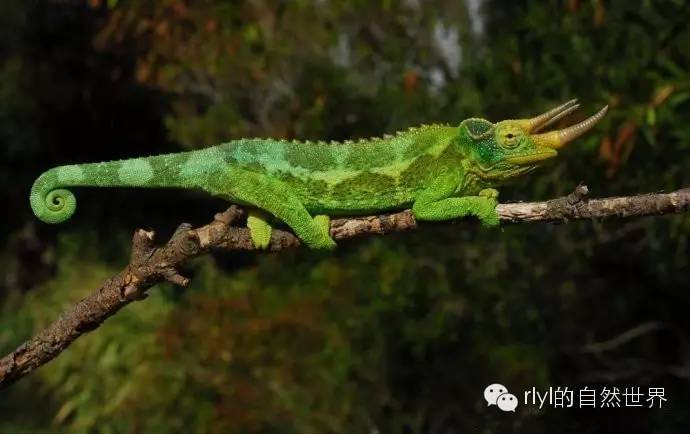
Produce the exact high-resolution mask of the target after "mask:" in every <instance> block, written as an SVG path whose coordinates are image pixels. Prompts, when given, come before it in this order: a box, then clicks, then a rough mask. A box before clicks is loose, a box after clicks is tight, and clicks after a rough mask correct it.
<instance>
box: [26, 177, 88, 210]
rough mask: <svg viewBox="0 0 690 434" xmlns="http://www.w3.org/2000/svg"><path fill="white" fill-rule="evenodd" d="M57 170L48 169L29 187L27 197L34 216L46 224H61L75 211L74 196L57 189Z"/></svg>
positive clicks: (58, 184)
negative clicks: (29, 193)
mask: <svg viewBox="0 0 690 434" xmlns="http://www.w3.org/2000/svg"><path fill="white" fill-rule="evenodd" d="M57 170H58V168H55V169H50V170H49V171H47V172H44V173H43V174H42V175H41V176H39V177H38V179H36V181H35V182H34V185H33V186H32V187H31V195H30V196H29V202H30V203H31V209H32V210H33V211H34V214H36V217H38V218H39V219H40V220H41V221H44V222H46V223H62V222H64V221H65V220H67V219H68V218H70V217H72V214H74V211H75V210H76V209H77V199H76V198H75V197H74V194H73V193H72V192H71V191H69V190H66V189H64V188H59V186H60V183H59V182H58V174H57Z"/></svg>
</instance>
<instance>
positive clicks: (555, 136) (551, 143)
mask: <svg viewBox="0 0 690 434" xmlns="http://www.w3.org/2000/svg"><path fill="white" fill-rule="evenodd" d="M608 109H609V106H605V107H604V108H602V109H601V110H599V112H597V113H596V114H594V115H592V116H590V117H589V118H587V119H585V120H584V121H582V122H580V123H579V124H575V125H572V126H570V127H568V128H564V129H562V130H557V131H551V132H548V133H543V134H535V135H532V136H531V137H532V140H534V142H535V143H537V144H539V145H542V146H546V147H548V148H554V149H555V148H560V147H561V146H563V145H565V144H566V143H568V142H570V141H571V140H574V139H576V138H578V137H580V136H581V135H583V134H584V133H586V132H587V131H589V130H591V129H592V127H594V125H596V123H597V122H599V121H600V120H601V118H603V117H604V116H605V115H606V112H607V111H608Z"/></svg>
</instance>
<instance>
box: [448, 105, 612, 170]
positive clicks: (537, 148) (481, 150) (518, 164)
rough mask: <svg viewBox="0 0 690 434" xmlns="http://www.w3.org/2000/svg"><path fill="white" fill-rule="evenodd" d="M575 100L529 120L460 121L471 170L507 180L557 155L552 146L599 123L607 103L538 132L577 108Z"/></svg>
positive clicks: (557, 147)
mask: <svg viewBox="0 0 690 434" xmlns="http://www.w3.org/2000/svg"><path fill="white" fill-rule="evenodd" d="M578 107H579V104H578V103H577V100H570V101H568V102H566V103H564V104H561V105H560V106H558V107H555V108H553V109H551V110H549V111H547V112H545V113H543V114H541V115H539V116H535V117H533V118H530V119H511V120H505V121H501V122H497V123H491V122H489V121H487V120H484V119H476V118H472V119H467V120H465V121H463V122H462V124H460V135H461V138H464V140H461V142H464V143H468V144H469V146H468V148H467V152H469V155H470V157H471V158H470V160H471V161H472V162H473V163H474V164H475V173H478V174H479V175H480V176H482V177H483V178H489V179H497V180H501V179H507V178H512V177H515V176H518V175H521V174H523V173H526V172H529V171H531V170H533V169H534V168H536V167H538V166H539V165H540V164H541V163H542V162H543V161H544V160H546V159H549V158H552V157H555V156H556V155H558V152H557V151H556V149H559V148H561V147H562V146H564V145H565V144H566V143H568V142H570V141H572V140H574V139H576V138H578V137H580V136H581V135H583V134H584V133H586V132H587V131H589V130H590V129H592V127H594V125H595V124H596V123H597V122H599V121H600V120H601V119H602V118H603V117H604V115H606V112H607V110H608V106H606V107H604V108H603V109H601V110H599V112H598V113H596V114H595V115H593V116H591V117H589V118H587V119H585V120H584V121H582V122H580V123H577V124H575V125H572V126H570V127H567V128H564V129H561V130H555V131H550V132H546V133H539V131H540V130H542V129H544V128H545V127H547V126H549V125H551V124H553V123H555V122H557V121H558V120H560V119H562V118H564V117H565V116H567V115H569V114H570V113H572V112H574V111H575V110H577V108H578Z"/></svg>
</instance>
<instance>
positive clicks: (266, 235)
mask: <svg viewBox="0 0 690 434" xmlns="http://www.w3.org/2000/svg"><path fill="white" fill-rule="evenodd" d="M247 228H249V235H250V237H251V239H252V244H253V245H254V248H256V249H258V250H266V249H267V248H268V246H269V244H271V233H272V232H273V228H272V227H271V225H269V224H268V222H266V220H265V218H264V216H263V215H261V213H259V212H257V211H250V212H249V215H248V216H247Z"/></svg>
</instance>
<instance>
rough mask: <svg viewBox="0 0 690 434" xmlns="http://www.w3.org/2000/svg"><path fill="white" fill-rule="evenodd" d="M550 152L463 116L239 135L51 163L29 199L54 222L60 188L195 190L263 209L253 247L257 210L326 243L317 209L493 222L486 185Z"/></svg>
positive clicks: (264, 237) (71, 204)
mask: <svg viewBox="0 0 690 434" xmlns="http://www.w3.org/2000/svg"><path fill="white" fill-rule="evenodd" d="M555 154H556V152H555V151H554V150H553V149H550V148H547V147H544V146H540V145H537V144H536V143H535V142H534V141H533V140H531V139H530V136H529V135H528V134H527V133H525V132H524V131H523V130H521V128H520V126H519V124H518V123H516V121H503V122H499V123H496V124H492V123H490V122H489V121H486V120H483V119H476V118H472V119H467V120H465V121H463V122H462V123H461V124H460V126H457V127H453V126H447V125H428V126H421V127H417V128H411V129H409V130H408V131H405V132H400V133H398V134H396V135H394V136H391V137H385V138H373V139H368V140H360V141H358V142H349V141H348V142H345V143H326V142H298V141H285V140H273V139H243V140H236V141H231V142H228V143H224V144H221V145H218V146H214V147H211V148H207V149H203V150H198V151H192V152H184V153H178V154H169V155H159V156H152V157H144V158H135V159H130V160H122V161H111V162H102V163H92V164H78V165H69V166H61V167H56V168H53V169H50V170H48V171H47V172H45V173H43V174H42V175H41V176H40V177H39V178H38V179H37V180H36V182H35V183H34V185H33V187H32V189H31V197H30V202H31V207H32V209H33V211H34V213H35V214H36V216H37V217H38V218H40V219H41V220H43V221H44V222H47V223H60V222H62V221H65V220H67V219H68V218H69V217H70V216H71V215H72V214H73V212H74V210H75V208H76V200H75V198H74V195H73V194H72V193H71V192H70V191H68V190H65V189H63V188H64V187H82V186H84V187H116V186H117V187H123V186H124V187H146V188H167V187H171V188H184V189H200V190H203V191H206V192H207V193H209V194H211V195H214V196H218V197H222V198H224V199H226V200H228V201H230V202H234V203H238V204H241V205H246V206H250V207H253V208H256V209H258V210H263V211H264V212H263V213H261V212H255V211H252V212H251V213H250V218H249V220H248V226H249V227H250V229H251V232H252V237H253V240H254V243H255V244H256V245H257V246H258V247H266V246H267V245H268V243H269V241H270V233H271V228H270V226H269V225H268V223H267V221H266V215H265V214H266V212H267V213H268V214H271V215H273V216H274V217H276V218H278V219H279V220H282V221H283V222H285V223H286V224H287V225H289V226H290V227H291V228H292V230H293V231H294V232H295V233H296V234H297V235H298V236H299V237H300V239H302V240H303V241H304V242H305V243H306V244H307V245H308V246H310V247H313V248H332V247H334V246H335V243H334V241H333V240H332V239H331V237H330V235H329V219H328V217H327V216H342V215H357V214H360V215H361V214H371V213H378V212H382V211H388V210H396V209H405V208H409V207H411V208H412V212H413V213H414V215H415V217H416V218H417V219H419V220H447V219H454V218H458V217H462V216H467V215H473V216H476V217H478V218H480V219H481V220H482V222H483V223H484V224H486V225H496V224H498V216H497V214H496V212H495V208H496V193H495V190H491V187H494V186H496V185H498V184H500V183H502V182H503V181H506V180H507V179H509V178H513V177H515V176H518V175H521V174H524V173H526V172H529V171H531V170H532V169H534V168H535V167H536V165H537V164H538V163H540V162H541V161H542V160H543V159H545V158H547V157H551V156H553V155H555ZM480 192H481V194H480ZM258 210H257V211H258ZM313 216H316V217H313Z"/></svg>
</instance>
